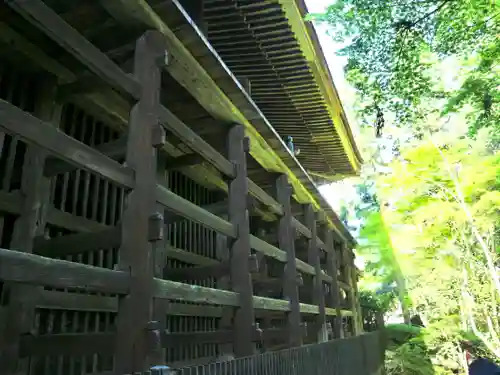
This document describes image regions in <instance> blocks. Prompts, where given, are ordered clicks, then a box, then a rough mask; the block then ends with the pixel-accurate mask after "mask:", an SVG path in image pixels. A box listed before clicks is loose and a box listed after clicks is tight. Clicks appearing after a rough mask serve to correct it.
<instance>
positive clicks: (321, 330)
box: [304, 204, 328, 342]
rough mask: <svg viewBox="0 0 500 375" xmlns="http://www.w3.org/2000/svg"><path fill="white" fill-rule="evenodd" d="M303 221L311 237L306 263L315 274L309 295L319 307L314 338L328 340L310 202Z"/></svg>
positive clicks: (305, 209) (321, 280) (314, 219)
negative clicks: (312, 268)
mask: <svg viewBox="0 0 500 375" xmlns="http://www.w3.org/2000/svg"><path fill="white" fill-rule="evenodd" d="M304 211H305V212H304V213H305V222H306V226H307V228H309V230H310V231H311V238H310V239H309V244H308V249H307V254H308V255H307V259H308V263H309V264H310V265H311V266H313V267H314V271H315V272H316V276H315V277H314V281H313V285H312V290H311V295H312V297H313V304H315V305H317V306H318V308H319V314H318V315H317V316H316V324H315V327H314V335H315V336H316V337H315V340H317V341H318V342H325V341H328V334H327V328H326V321H325V319H326V313H325V294H324V293H323V277H322V271H321V261H320V256H319V255H320V254H319V251H320V249H319V248H318V243H317V242H318V240H317V238H318V237H317V236H318V233H317V226H316V217H315V213H314V209H313V207H312V205H311V204H308V205H306V206H305V207H304Z"/></svg>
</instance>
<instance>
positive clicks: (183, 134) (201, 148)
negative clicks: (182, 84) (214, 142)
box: [159, 106, 235, 177]
mask: <svg viewBox="0 0 500 375" xmlns="http://www.w3.org/2000/svg"><path fill="white" fill-rule="evenodd" d="M159 111H160V112H159V116H160V121H161V122H162V123H163V126H165V128H166V129H167V130H168V131H170V132H172V133H173V134H174V135H175V136H176V137H178V138H179V139H180V140H181V141H183V142H184V143H186V145H187V146H188V147H189V148H191V149H192V150H194V151H195V152H196V153H197V154H199V155H201V156H202V157H203V158H204V159H205V160H207V161H208V162H209V163H210V164H212V165H213V166H214V167H216V168H217V169H218V170H219V171H221V172H222V173H223V174H225V175H226V176H227V177H234V176H235V170H234V166H233V164H232V163H231V162H229V161H228V160H227V159H226V158H224V157H223V156H222V155H221V154H220V153H219V152H218V151H217V150H215V149H214V148H213V147H212V146H210V145H209V144H208V143H207V142H205V141H204V140H203V138H201V137H200V136H199V135H198V134H196V133H195V132H194V131H192V130H191V129H190V128H189V127H188V126H187V125H186V124H184V123H183V122H182V121H181V120H179V119H178V118H177V117H176V116H175V115H174V114H173V113H172V112H170V111H169V110H168V109H166V108H165V107H163V106H161V107H160V109H159Z"/></svg>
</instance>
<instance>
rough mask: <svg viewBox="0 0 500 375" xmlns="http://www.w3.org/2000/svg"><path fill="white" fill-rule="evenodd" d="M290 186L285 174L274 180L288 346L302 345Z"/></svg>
mask: <svg viewBox="0 0 500 375" xmlns="http://www.w3.org/2000/svg"><path fill="white" fill-rule="evenodd" d="M291 195H292V187H291V186H290V184H289V183H288V179H287V177H286V175H281V176H279V177H278V179H277V180H276V198H277V200H278V203H280V204H281V205H282V207H283V216H282V217H281V218H280V219H279V224H278V225H279V226H278V242H279V248H280V249H281V250H284V251H286V263H285V270H284V277H283V280H284V282H283V295H284V297H285V298H286V299H288V301H289V303H290V312H289V313H288V317H287V318H288V345H289V346H290V347H293V346H300V345H302V328H301V317H300V303H299V290H298V277H297V263H296V259H295V238H294V237H295V236H294V228H293V226H292V207H291V202H290V199H291Z"/></svg>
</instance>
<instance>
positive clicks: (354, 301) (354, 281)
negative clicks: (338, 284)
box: [348, 249, 363, 335]
mask: <svg viewBox="0 0 500 375" xmlns="http://www.w3.org/2000/svg"><path fill="white" fill-rule="evenodd" d="M348 256H349V285H350V286H351V293H350V295H351V305H352V308H353V309H355V310H353V313H354V311H355V314H354V315H353V320H354V326H355V334H356V335H360V334H361V333H363V320H362V312H361V305H360V303H359V293H358V277H357V270H356V264H355V262H354V260H355V259H356V256H355V255H354V252H353V250H352V249H348Z"/></svg>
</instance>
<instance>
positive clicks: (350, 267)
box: [341, 243, 359, 336]
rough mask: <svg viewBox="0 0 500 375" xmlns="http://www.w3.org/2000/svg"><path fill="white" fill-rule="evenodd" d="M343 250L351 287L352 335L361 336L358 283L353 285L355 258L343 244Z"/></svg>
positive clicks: (346, 272) (348, 281)
mask: <svg viewBox="0 0 500 375" xmlns="http://www.w3.org/2000/svg"><path fill="white" fill-rule="evenodd" d="M341 249H342V251H341V252H342V254H343V256H342V258H343V261H344V277H345V282H346V283H347V284H348V285H349V286H350V288H349V293H348V298H347V299H348V304H349V309H350V310H351V311H352V327H351V328H352V334H353V335H354V336H357V335H358V334H359V326H358V314H359V312H358V302H357V298H356V291H355V286H356V283H354V284H353V273H354V256H353V253H352V250H351V249H349V248H348V247H347V246H346V245H345V243H342V244H341Z"/></svg>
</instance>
